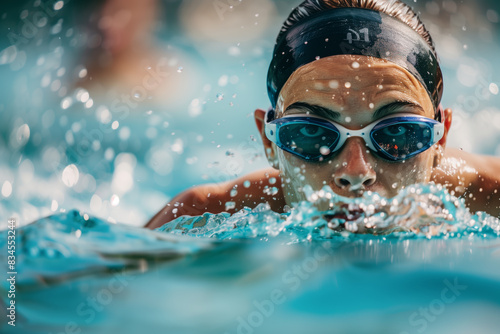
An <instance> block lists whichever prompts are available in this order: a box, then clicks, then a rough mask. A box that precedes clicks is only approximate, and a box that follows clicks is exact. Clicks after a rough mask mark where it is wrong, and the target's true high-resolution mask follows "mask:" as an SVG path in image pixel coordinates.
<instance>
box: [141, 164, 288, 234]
mask: <svg viewBox="0 0 500 334" xmlns="http://www.w3.org/2000/svg"><path fill="white" fill-rule="evenodd" d="M270 180H272V182H270ZM280 180H281V179H280V177H279V172H278V171H277V170H275V169H272V168H269V169H265V170H260V171H257V172H254V173H251V174H248V175H245V176H243V177H241V178H239V179H237V180H234V181H229V182H224V183H218V184H207V185H201V186H197V187H193V188H191V189H188V190H186V191H184V192H183V193H181V194H179V195H177V196H176V197H174V198H173V199H172V201H170V202H169V203H168V204H167V205H166V206H165V207H164V208H163V209H161V210H160V212H158V213H157V214H156V215H155V216H154V217H153V218H152V219H151V220H150V221H149V222H148V223H147V224H146V225H145V227H146V228H150V229H154V228H157V227H160V226H162V225H163V224H165V223H168V222H169V221H171V220H174V219H176V218H178V217H181V216H184V215H188V216H199V215H201V214H203V213H205V212H210V213H214V214H216V213H221V212H229V213H231V214H233V213H235V212H237V211H239V210H241V209H243V208H244V207H250V208H254V207H256V206H257V205H258V204H260V203H266V202H268V203H269V204H270V205H271V209H272V210H274V211H282V210H283V207H284V205H285V203H284V199H283V198H282V195H281V193H282V192H281V182H280ZM245 181H249V182H250V185H249V184H248V183H245ZM245 185H246V187H245ZM266 186H267V187H270V188H272V187H277V188H278V189H279V190H280V191H279V193H278V194H277V195H274V196H273V195H270V194H269V193H267V194H266V193H265V192H264V190H265V188H266ZM233 189H235V190H236V194H235V193H234V192H233V193H232V194H231V191H232V190H233ZM231 195H234V196H231ZM227 202H234V203H235V207H234V208H233V209H230V210H226V203H227Z"/></svg>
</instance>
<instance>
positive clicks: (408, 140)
mask: <svg viewBox="0 0 500 334" xmlns="http://www.w3.org/2000/svg"><path fill="white" fill-rule="evenodd" d="M432 133H433V132H432V128H431V127H430V126H429V124H427V123H411V122H400V123H395V124H389V125H388V124H385V125H379V126H377V127H375V128H374V129H373V130H372V132H371V136H370V137H371V138H372V142H373V144H374V145H375V147H378V149H379V150H380V151H382V152H383V153H384V154H385V155H387V156H388V157H389V158H391V159H392V160H404V159H407V158H410V157H412V156H415V155H416V154H419V153H420V152H422V151H425V150H427V149H428V148H429V147H430V146H431V145H432Z"/></svg>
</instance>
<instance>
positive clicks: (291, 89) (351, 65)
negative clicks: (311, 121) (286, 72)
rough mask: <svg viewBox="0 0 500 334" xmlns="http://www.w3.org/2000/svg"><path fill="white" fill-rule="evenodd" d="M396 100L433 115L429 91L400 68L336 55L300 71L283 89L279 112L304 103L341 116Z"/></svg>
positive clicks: (366, 59)
mask: <svg viewBox="0 0 500 334" xmlns="http://www.w3.org/2000/svg"><path fill="white" fill-rule="evenodd" d="M397 101H399V102H408V103H407V104H408V105H410V104H414V105H416V106H420V107H421V108H420V109H421V110H422V112H421V113H422V114H429V115H427V116H431V115H433V106H432V102H431V100H430V98H429V96H428V94H427V91H426V90H425V88H424V87H423V85H422V84H421V83H420V81H419V80H417V79H416V78H415V77H414V76H413V75H412V74H410V73H409V72H408V71H407V70H405V69H404V68H402V67H401V66H399V65H397V64H394V63H392V62H389V61H386V60H383V59H378V58H374V57H366V56H352V55H337V56H331V57H327V58H322V59H319V60H317V61H314V62H312V63H309V64H306V65H304V66H302V67H300V68H298V69H297V70H296V71H295V72H294V73H293V74H292V75H291V76H290V78H288V80H287V82H286V83H285V85H284V86H283V89H282V90H281V92H280V97H279V99H278V106H277V109H278V113H282V112H284V111H286V110H287V108H288V107H289V106H292V105H293V104H294V103H296V102H305V103H308V104H310V105H319V106H323V107H325V108H329V109H331V110H336V111H337V112H341V113H343V112H346V113H349V111H352V110H354V109H356V110H366V109H373V111H374V112H375V111H376V110H377V107H379V106H381V105H384V104H390V103H394V102H397ZM333 116H335V115H333Z"/></svg>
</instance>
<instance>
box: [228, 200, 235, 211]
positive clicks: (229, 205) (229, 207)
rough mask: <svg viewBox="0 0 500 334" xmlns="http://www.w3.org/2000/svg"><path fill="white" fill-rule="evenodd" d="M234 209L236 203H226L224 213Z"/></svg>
mask: <svg viewBox="0 0 500 334" xmlns="http://www.w3.org/2000/svg"><path fill="white" fill-rule="evenodd" d="M235 207H236V202H226V211H227V210H232V209H234V208H235Z"/></svg>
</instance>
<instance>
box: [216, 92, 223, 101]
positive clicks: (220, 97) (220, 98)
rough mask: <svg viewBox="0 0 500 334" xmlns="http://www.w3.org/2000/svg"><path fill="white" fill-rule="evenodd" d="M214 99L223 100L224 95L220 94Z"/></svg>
mask: <svg viewBox="0 0 500 334" xmlns="http://www.w3.org/2000/svg"><path fill="white" fill-rule="evenodd" d="M215 97H216V98H217V101H222V100H224V94H222V93H219V94H217V95H216V96H215Z"/></svg>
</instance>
